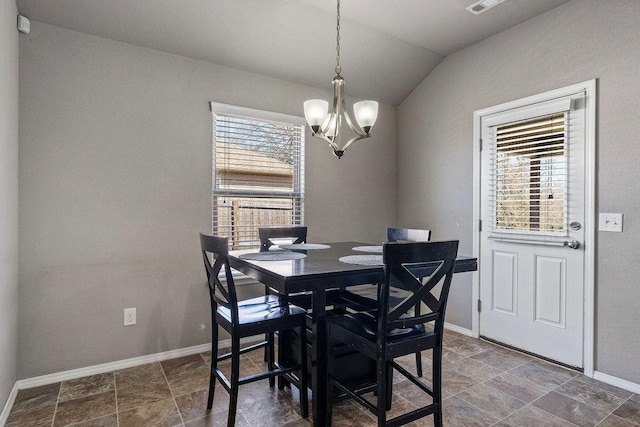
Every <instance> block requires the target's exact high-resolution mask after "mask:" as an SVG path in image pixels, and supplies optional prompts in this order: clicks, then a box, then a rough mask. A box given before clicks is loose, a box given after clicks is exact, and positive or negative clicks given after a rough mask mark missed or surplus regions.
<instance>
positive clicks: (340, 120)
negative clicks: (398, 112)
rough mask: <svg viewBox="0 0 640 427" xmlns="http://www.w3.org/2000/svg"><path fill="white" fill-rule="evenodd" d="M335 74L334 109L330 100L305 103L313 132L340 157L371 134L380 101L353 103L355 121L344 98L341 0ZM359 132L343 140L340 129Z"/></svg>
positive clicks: (306, 113)
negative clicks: (352, 145)
mask: <svg viewBox="0 0 640 427" xmlns="http://www.w3.org/2000/svg"><path fill="white" fill-rule="evenodd" d="M336 34H337V36H336V68H335V71H336V76H335V77H334V78H333V82H332V83H333V109H332V111H331V113H329V112H328V110H329V103H328V102H327V101H325V100H323V99H309V100H307V101H305V102H304V116H305V118H306V119H307V123H308V124H309V127H310V128H311V131H312V135H313V136H315V137H317V138H320V139H323V140H324V141H326V142H328V143H329V145H330V146H331V148H332V149H333V153H334V154H335V155H336V156H337V157H338V158H341V157H342V156H343V155H344V152H345V151H346V149H347V148H348V147H349V146H350V145H351V144H353V143H354V142H355V141H358V140H359V139H363V138H369V137H370V136H371V134H370V132H371V128H372V127H373V125H374V123H375V122H376V118H377V117H378V103H377V102H376V101H360V102H356V103H355V104H353V113H354V116H355V118H356V123H355V124H354V122H353V120H352V119H351V116H350V115H349V112H348V110H347V107H346V103H345V98H344V79H343V78H342V76H341V75H340V72H341V71H342V67H340V0H337V24H336ZM345 122H346V124H347V126H349V128H350V129H351V130H352V131H353V132H354V133H355V134H356V135H355V136H354V137H352V138H351V139H349V140H348V141H347V142H346V143H344V144H343V143H342V139H341V138H340V137H341V131H342V128H343V125H344V123H345Z"/></svg>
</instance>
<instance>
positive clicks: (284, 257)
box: [239, 251, 307, 261]
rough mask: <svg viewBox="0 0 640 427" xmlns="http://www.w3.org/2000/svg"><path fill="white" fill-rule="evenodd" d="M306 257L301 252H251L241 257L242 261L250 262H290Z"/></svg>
mask: <svg viewBox="0 0 640 427" xmlns="http://www.w3.org/2000/svg"><path fill="white" fill-rule="evenodd" d="M306 257H307V256H306V255H305V254H302V253H300V252H289V251H274V252H251V253H248V254H242V255H240V256H239V258H241V259H248V260H250V261H289V260H294V259H301V258H306Z"/></svg>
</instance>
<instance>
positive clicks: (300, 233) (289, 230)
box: [258, 227, 307, 252]
mask: <svg viewBox="0 0 640 427" xmlns="http://www.w3.org/2000/svg"><path fill="white" fill-rule="evenodd" d="M258 237H259V238H260V252H263V251H268V250H270V249H271V247H272V246H274V245H276V243H275V242H274V241H273V240H272V239H288V240H289V241H288V242H287V243H290V244H298V243H305V242H306V241H307V227H263V228H258Z"/></svg>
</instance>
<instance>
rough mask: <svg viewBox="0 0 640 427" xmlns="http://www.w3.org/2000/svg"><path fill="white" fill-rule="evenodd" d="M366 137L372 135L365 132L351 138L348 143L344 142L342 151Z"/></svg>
mask: <svg viewBox="0 0 640 427" xmlns="http://www.w3.org/2000/svg"><path fill="white" fill-rule="evenodd" d="M366 138H371V135H369V134H364V135H358V136H354V137H353V138H351V139H350V140H349V141H348V142H347V143H346V144H344V147H342V151H347V148H348V147H349V146H350V145H351V144H353V143H354V142H356V141H360V140H361V139H366Z"/></svg>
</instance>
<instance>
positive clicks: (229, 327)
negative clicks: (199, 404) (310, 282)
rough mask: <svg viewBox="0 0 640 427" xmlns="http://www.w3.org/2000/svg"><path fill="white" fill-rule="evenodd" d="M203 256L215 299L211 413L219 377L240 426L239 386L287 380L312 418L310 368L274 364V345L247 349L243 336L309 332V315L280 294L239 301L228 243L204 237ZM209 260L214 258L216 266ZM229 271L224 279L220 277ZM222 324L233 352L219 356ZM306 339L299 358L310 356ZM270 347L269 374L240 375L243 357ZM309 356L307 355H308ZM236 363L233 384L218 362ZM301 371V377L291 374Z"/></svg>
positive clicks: (229, 423) (231, 421)
mask: <svg viewBox="0 0 640 427" xmlns="http://www.w3.org/2000/svg"><path fill="white" fill-rule="evenodd" d="M200 246H201V248H202V258H203V260H204V266H205V270H206V273H207V283H208V285H209V297H210V300H211V374H210V379H209V398H208V401H207V409H208V410H210V409H211V407H212V405H213V397H214V392H215V385H216V379H217V380H218V381H220V384H222V386H223V387H224V388H225V389H226V390H227V392H228V393H229V396H230V399H229V418H228V421H227V426H233V425H234V424H235V417H236V407H237V404H238V391H239V390H238V389H239V386H241V385H243V384H247V383H251V382H254V381H258V380H262V379H266V378H268V379H269V385H270V386H272V387H273V386H274V384H275V381H274V379H275V377H282V376H288V381H289V382H293V383H294V384H295V385H296V386H297V387H298V388H299V389H300V407H301V413H302V417H303V418H307V417H308V414H309V404H308V398H307V364H306V363H298V364H296V365H294V366H290V367H284V366H282V365H281V364H280V360H278V361H277V362H276V361H274V348H273V345H272V344H273V343H269V342H268V341H263V342H260V343H258V344H254V345H251V346H248V347H245V348H241V347H240V340H241V339H242V338H246V337H251V336H254V335H259V334H265V333H270V334H273V333H274V332H276V331H283V330H295V329H298V330H300V331H304V330H305V327H306V311H305V310H304V309H302V308H300V307H298V306H295V305H292V304H289V303H287V302H285V301H282V300H281V299H280V298H279V297H278V296H275V295H265V296H262V297H258V298H253V299H249V300H245V301H238V296H237V294H236V288H235V283H234V280H233V275H232V274H231V267H230V266H229V260H228V258H227V256H228V251H229V249H228V239H227V238H226V237H215V236H207V235H205V234H202V233H201V234H200ZM210 256H211V257H212V258H213V264H212V262H211V259H210ZM223 269H224V278H223V279H222V280H221V278H220V276H219V274H220V272H221V271H222V270H223ZM218 326H221V327H222V328H223V329H224V330H225V331H227V332H228V333H229V334H230V335H231V352H230V353H227V354H224V355H221V356H218ZM300 336H301V339H302V344H303V345H302V347H301V355H300V358H301V359H300V360H303V361H304V360H305V357H306V344H305V336H306V334H304V333H302V334H300ZM265 346H267V347H268V351H267V354H268V358H267V367H268V370H267V371H265V372H262V373H259V374H255V375H250V376H247V377H242V378H241V377H240V355H241V354H243V353H246V352H249V351H252V350H255V349H257V348H261V347H265ZM303 356H304V357H303ZM229 358H230V359H231V379H230V380H229V379H228V378H227V377H226V376H225V375H224V374H223V373H222V371H221V370H220V369H219V368H218V367H217V364H218V362H220V361H222V360H226V359H229ZM296 371H297V372H298V379H296V378H295V377H293V376H292V375H288V374H290V373H292V372H296Z"/></svg>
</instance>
